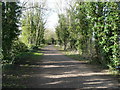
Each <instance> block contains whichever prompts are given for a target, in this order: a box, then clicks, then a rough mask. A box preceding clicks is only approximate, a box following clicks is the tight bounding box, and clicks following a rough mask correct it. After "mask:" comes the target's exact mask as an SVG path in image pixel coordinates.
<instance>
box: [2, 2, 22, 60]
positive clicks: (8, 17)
mask: <svg viewBox="0 0 120 90" xmlns="http://www.w3.org/2000/svg"><path fill="white" fill-rule="evenodd" d="M20 16H21V7H20V5H19V3H18V2H5V3H4V2H3V3H2V30H3V31H2V32H3V33H2V48H3V55H4V59H8V58H9V57H10V55H11V54H10V50H11V46H12V42H13V40H15V39H16V38H17V36H18V35H19V34H20V30H19V29H18V28H19V19H20Z"/></svg>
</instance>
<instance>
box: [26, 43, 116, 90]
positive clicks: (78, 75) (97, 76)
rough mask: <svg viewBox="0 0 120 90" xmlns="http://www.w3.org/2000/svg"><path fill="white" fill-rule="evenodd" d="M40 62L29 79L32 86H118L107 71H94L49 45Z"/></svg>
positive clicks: (83, 87)
mask: <svg viewBox="0 0 120 90" xmlns="http://www.w3.org/2000/svg"><path fill="white" fill-rule="evenodd" d="M43 53H44V56H43V59H42V62H37V64H36V67H37V69H35V70H36V71H37V72H36V73H33V74H32V76H31V78H30V79H29V80H30V81H28V82H30V83H28V87H30V88H31V87H32V88H80V89H92V88H111V89H112V88H118V87H117V85H118V82H117V81H116V80H114V79H113V77H111V76H110V75H109V74H108V73H104V72H102V71H99V70H98V71H97V70H96V71H94V69H95V68H94V69H93V68H92V67H90V66H89V65H88V64H85V63H83V62H80V61H75V60H73V59H71V58H68V57H67V56H65V55H63V54H62V53H60V52H59V51H58V50H56V49H55V48H54V47H53V46H51V45H49V46H47V47H45V48H44V49H43Z"/></svg>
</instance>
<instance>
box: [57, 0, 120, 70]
mask: <svg viewBox="0 0 120 90" xmlns="http://www.w3.org/2000/svg"><path fill="white" fill-rule="evenodd" d="M119 8H120V6H119V4H118V3H116V2H79V1H77V2H76V3H75V4H74V6H72V7H70V8H69V9H68V10H67V13H66V14H65V15H63V16H64V17H66V16H67V17H68V18H67V21H68V22H65V21H64V20H63V19H62V18H60V20H63V21H64V23H65V24H64V25H65V26H64V27H67V28H66V29H67V30H66V31H68V33H69V35H67V34H66V33H64V32H63V30H64V29H61V26H62V25H61V22H60V20H59V25H58V27H57V28H56V34H57V37H58V40H59V43H60V45H62V44H61V43H63V42H62V39H61V38H62V37H66V38H67V40H68V41H67V43H68V44H67V45H68V48H71V49H76V50H77V51H79V54H81V55H82V56H83V57H84V56H85V57H88V58H89V59H91V60H92V62H99V63H100V64H102V65H103V66H105V67H109V68H111V67H112V68H114V69H115V67H116V66H117V65H119V64H120V54H119V53H120V47H119V46H120V43H119V35H120V33H119V29H120V10H119ZM63 33H64V34H63Z"/></svg>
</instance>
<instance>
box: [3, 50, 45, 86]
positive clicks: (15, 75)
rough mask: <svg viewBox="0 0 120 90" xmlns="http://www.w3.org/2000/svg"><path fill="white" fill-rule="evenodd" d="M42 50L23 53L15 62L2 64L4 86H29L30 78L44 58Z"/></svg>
mask: <svg viewBox="0 0 120 90" xmlns="http://www.w3.org/2000/svg"><path fill="white" fill-rule="evenodd" d="M42 55H43V54H42V53H41V51H40V50H34V51H31V52H23V53H21V54H20V55H19V56H18V58H17V59H16V62H15V63H14V64H5V65H3V66H2V76H3V78H2V88H27V83H28V82H27V81H28V78H30V77H31V75H32V73H35V71H34V69H35V67H36V65H37V63H40V60H41V58H42Z"/></svg>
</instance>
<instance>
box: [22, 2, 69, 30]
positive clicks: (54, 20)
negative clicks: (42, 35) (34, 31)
mask: <svg viewBox="0 0 120 90" xmlns="http://www.w3.org/2000/svg"><path fill="white" fill-rule="evenodd" d="M20 1H21V2H24V1H29V2H34V1H38V2H40V1H41V0H20ZM65 6H67V4H66V0H46V8H47V9H48V11H46V13H45V14H46V18H47V22H46V25H45V27H46V28H47V29H50V30H53V31H55V27H56V26H57V24H58V13H59V8H64V7H65Z"/></svg>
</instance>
